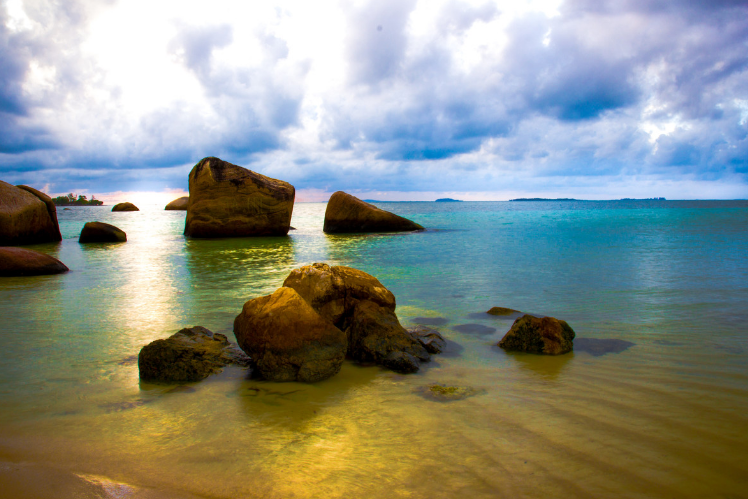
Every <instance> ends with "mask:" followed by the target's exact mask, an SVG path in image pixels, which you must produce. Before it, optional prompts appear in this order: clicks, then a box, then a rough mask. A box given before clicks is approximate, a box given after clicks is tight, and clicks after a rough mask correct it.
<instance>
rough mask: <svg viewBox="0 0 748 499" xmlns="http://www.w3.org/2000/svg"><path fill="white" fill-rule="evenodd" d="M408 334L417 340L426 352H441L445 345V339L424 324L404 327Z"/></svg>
mask: <svg viewBox="0 0 748 499" xmlns="http://www.w3.org/2000/svg"><path fill="white" fill-rule="evenodd" d="M406 331H407V332H408V334H409V335H410V336H411V337H412V338H413V339H415V340H417V341H418V342H419V343H420V344H421V345H423V348H425V349H426V351H427V352H428V353H442V352H443V351H444V349H445V348H446V347H447V341H446V340H445V339H444V337H443V336H442V335H441V334H439V331H437V330H435V329H431V328H430V327H426V326H421V325H418V326H413V327H409V328H408V329H406Z"/></svg>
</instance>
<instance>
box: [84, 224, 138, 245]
mask: <svg viewBox="0 0 748 499" xmlns="http://www.w3.org/2000/svg"><path fill="white" fill-rule="evenodd" d="M125 241H127V234H125V231H123V230H122V229H120V228H118V227H115V226H114V225H110V224H107V223H104V222H88V223H86V225H84V226H83V230H81V235H80V237H79V238H78V242H79V243H124V242H125Z"/></svg>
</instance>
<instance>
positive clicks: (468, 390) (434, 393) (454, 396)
mask: <svg viewBox="0 0 748 499" xmlns="http://www.w3.org/2000/svg"><path fill="white" fill-rule="evenodd" d="M416 391H417V392H418V393H420V394H421V395H422V396H423V397H424V398H427V399H429V400H435V401H437V402H452V401H454V400H462V399H466V398H468V397H472V396H473V395H477V394H479V393H481V390H476V389H475V388H473V387H471V386H449V385H442V384H435V385H427V386H424V387H421V388H419V389H417V390H416Z"/></svg>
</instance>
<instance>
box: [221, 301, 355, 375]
mask: <svg viewBox="0 0 748 499" xmlns="http://www.w3.org/2000/svg"><path fill="white" fill-rule="evenodd" d="M234 334H235V335H236V339H237V341H238V342H239V346H241V348H242V350H244V351H245V352H247V354H249V356H250V357H251V358H252V365H253V367H254V368H255V374H256V375H258V376H259V377H261V378H263V379H267V380H271V381H319V380H322V379H325V378H329V377H330V376H333V375H335V374H337V373H338V371H340V368H341V366H342V364H343V359H344V358H345V353H346V347H347V342H346V336H345V333H343V331H341V330H340V329H338V328H337V327H335V326H334V325H333V324H332V323H331V322H330V321H328V320H326V319H324V318H323V317H322V316H321V315H320V314H318V313H317V312H316V311H315V310H314V309H313V308H312V307H311V305H310V304H309V303H308V302H307V301H305V300H304V299H303V298H302V297H301V296H300V295H299V293H297V292H296V291H295V290H293V289H291V288H288V287H282V288H279V289H277V290H276V291H275V292H274V293H273V294H272V295H269V296H263V297H261V298H255V299H253V300H249V301H248V302H246V303H245V304H244V307H243V308H242V312H241V314H239V315H238V316H237V317H236V319H235V320H234Z"/></svg>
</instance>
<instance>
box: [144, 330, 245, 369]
mask: <svg viewBox="0 0 748 499" xmlns="http://www.w3.org/2000/svg"><path fill="white" fill-rule="evenodd" d="M229 364H236V365H241V366H246V365H248V364H249V358H247V356H246V355H245V354H244V352H242V351H241V350H240V349H239V348H238V347H237V346H236V345H234V344H233V343H230V342H229V340H228V338H226V336H225V335H223V334H220V333H213V332H211V331H209V330H208V329H206V328H204V327H202V326H195V327H191V328H184V329H182V330H180V331H179V332H177V333H175V334H173V335H172V336H170V337H169V338H167V339H165V340H156V341H153V342H151V343H149V344H148V345H146V346H144V347H143V348H142V349H141V350H140V354H139V355H138V370H139V371H140V379H142V380H147V381H165V382H183V381H200V380H201V379H204V378H207V377H208V376H210V375H211V374H213V373H217V372H219V371H220V370H221V369H222V368H223V367H224V366H227V365H229Z"/></svg>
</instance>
